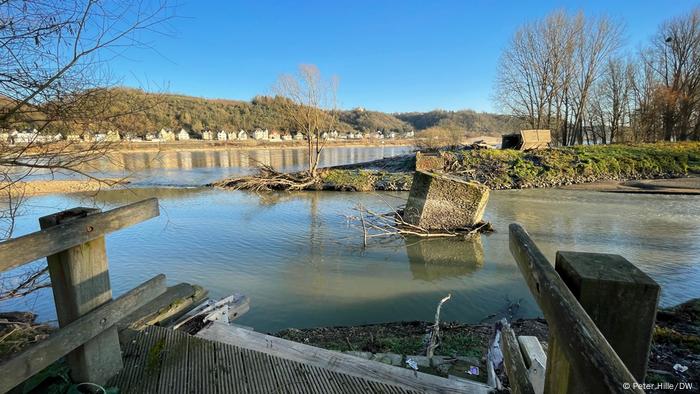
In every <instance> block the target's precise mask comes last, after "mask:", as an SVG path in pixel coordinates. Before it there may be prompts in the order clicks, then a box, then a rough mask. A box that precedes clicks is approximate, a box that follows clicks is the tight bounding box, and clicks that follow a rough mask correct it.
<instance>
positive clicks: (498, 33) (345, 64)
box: [111, 0, 699, 112]
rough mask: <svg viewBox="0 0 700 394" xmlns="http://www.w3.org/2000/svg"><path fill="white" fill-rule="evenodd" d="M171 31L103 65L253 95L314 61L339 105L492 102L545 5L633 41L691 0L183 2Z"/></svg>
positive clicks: (129, 74)
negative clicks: (504, 55) (617, 24)
mask: <svg viewBox="0 0 700 394" xmlns="http://www.w3.org/2000/svg"><path fill="white" fill-rule="evenodd" d="M180 1H181V2H180V3H179V5H178V7H177V15H178V17H177V18H176V19H175V20H173V21H172V22H170V26H171V27H169V28H168V30H170V29H173V31H174V34H171V35H167V36H164V35H161V34H155V33H153V34H151V33H149V34H145V35H142V37H140V38H141V39H142V40H144V41H147V42H149V43H150V45H151V46H152V47H153V48H154V49H143V48H135V49H131V50H129V51H128V52H126V53H125V54H124V56H123V57H121V58H118V59H116V60H114V61H113V62H112V64H111V68H112V71H113V73H114V74H115V75H117V76H119V77H121V78H122V83H123V84H124V85H127V86H134V87H141V88H145V89H147V90H166V91H168V92H172V93H181V94H187V95H193V96H200V97H211V98H230V99H241V100H249V99H251V98H252V97H254V96H255V95H258V94H266V93H268V94H269V93H270V89H271V86H272V85H273V83H274V82H275V80H276V78H277V76H278V75H279V74H282V73H289V72H294V71H295V70H296V68H297V66H298V65H299V64H302V63H312V64H316V65H317V66H318V67H319V69H320V70H321V72H322V73H323V74H325V75H337V76H338V77H339V78H340V87H339V91H338V95H339V101H340V105H341V107H343V108H353V107H359V106H361V107H365V108H368V109H373V110H380V111H386V112H408V111H428V110H432V109H436V108H441V109H448V110H457V109H474V110H477V111H493V110H494V106H493V100H492V98H493V95H492V88H493V81H494V77H495V72H496V66H497V64H498V58H499V55H500V53H501V51H502V50H503V48H504V47H505V46H506V45H507V43H508V41H509V39H510V37H511V35H512V34H513V32H514V31H515V30H516V29H517V27H518V26H519V25H521V24H522V23H525V22H527V21H531V20H533V19H537V18H541V17H543V16H545V15H546V14H547V13H549V12H550V11H552V10H555V9H559V8H564V9H567V10H570V11H572V12H575V11H578V10H583V11H584V12H586V13H587V14H591V15H599V14H607V15H609V16H611V17H613V18H616V19H617V20H619V21H621V22H622V23H624V24H625V26H626V30H625V32H626V34H625V36H626V48H625V50H627V51H634V50H636V48H638V47H639V46H640V45H642V44H643V43H645V42H646V41H647V40H648V39H649V37H650V36H651V35H653V34H654V32H655V31H656V29H657V27H658V25H659V24H660V23H661V22H663V21H664V20H665V19H668V18H671V17H674V16H676V15H680V14H682V13H684V12H686V11H688V10H690V9H692V8H693V7H694V6H697V5H698V4H699V3H697V2H694V1H686V0H656V1H617V0H605V1H601V0H595V1H559V2H552V1H541V2H537V3H535V2H529V1H466V0H465V1H413V0H402V1H365V0H355V1H331V0H328V1H291V0H290V1H286V0H285V1H283V0H280V1H264V0H256V1H239V0H233V1H194V0H180Z"/></svg>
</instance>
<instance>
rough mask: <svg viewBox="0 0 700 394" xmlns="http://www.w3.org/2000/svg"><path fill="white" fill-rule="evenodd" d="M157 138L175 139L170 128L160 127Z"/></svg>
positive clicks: (163, 139)
mask: <svg viewBox="0 0 700 394" xmlns="http://www.w3.org/2000/svg"><path fill="white" fill-rule="evenodd" d="M158 139H159V140H161V141H175V132H173V131H172V130H170V129H160V131H159V132H158Z"/></svg>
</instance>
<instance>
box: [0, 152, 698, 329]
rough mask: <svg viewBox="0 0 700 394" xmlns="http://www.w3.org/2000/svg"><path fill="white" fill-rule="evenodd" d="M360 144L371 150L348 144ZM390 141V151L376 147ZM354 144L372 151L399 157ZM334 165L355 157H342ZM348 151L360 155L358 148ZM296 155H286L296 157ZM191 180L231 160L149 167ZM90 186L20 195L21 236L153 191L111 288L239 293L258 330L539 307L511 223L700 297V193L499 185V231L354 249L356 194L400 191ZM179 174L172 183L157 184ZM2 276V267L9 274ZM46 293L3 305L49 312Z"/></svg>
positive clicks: (670, 293) (120, 246) (494, 206)
mask: <svg viewBox="0 0 700 394" xmlns="http://www.w3.org/2000/svg"><path fill="white" fill-rule="evenodd" d="M343 149H353V150H356V149H367V148H343ZM385 149H386V148H385ZM392 149H398V150H397V151H391V153H387V151H383V152H382V151H381V150H379V151H373V153H366V152H364V151H363V152H362V154H361V155H359V156H362V157H364V156H363V155H367V156H371V157H370V159H372V158H377V157H381V156H383V155H393V154H399V153H403V152H404V151H402V150H400V149H399V148H392ZM338 154H339V157H340V159H338V160H339V161H341V162H347V161H352V160H350V159H349V153H348V152H347V151H346V152H345V153H338ZM355 155H358V153H357V152H356V153H355ZM301 163H302V164H294V165H303V161H302V162H301ZM171 170H172V171H174V174H176V175H173V179H175V180H178V181H179V182H178V183H181V184H185V185H187V184H193V183H194V182H193V181H192V179H197V180H205V181H206V182H209V181H211V180H212V179H210V178H211V176H212V174H213V175H215V176H217V177H218V176H219V175H221V174H222V173H232V172H235V171H239V170H240V171H245V168H243V169H236V168H227V167H216V166H212V167H208V166H201V167H195V166H192V168H181V169H178V168H177V167H176V168H158V167H156V168H154V169H153V170H152V173H159V172H160V173H163V172H169V171H171ZM149 177H150V175H149V176H148V177H145V176H143V177H141V178H139V179H140V181H139V182H141V183H140V184H141V185H142V187H135V188H132V189H131V190H126V191H105V192H101V193H99V194H98V195H53V196H42V197H35V198H31V199H30V200H28V202H27V204H26V205H25V207H24V209H25V210H24V212H23V215H22V216H21V217H20V218H19V220H18V227H17V232H16V235H20V234H24V233H28V232H31V231H35V230H37V229H38V223H37V217H38V216H40V215H43V214H48V213H53V212H56V211H58V210H62V209H65V208H69V207H73V206H78V205H89V206H92V205H95V206H98V207H101V208H103V209H108V208H110V207H114V206H119V205H123V204H126V203H128V202H132V201H137V200H140V199H143V198H147V197H158V198H159V200H160V204H161V216H160V217H158V218H156V219H153V220H150V221H148V222H145V223H142V224H139V225H136V226H134V227H131V228H128V229H125V230H122V231H119V232H116V233H113V234H111V235H109V236H108V237H107V249H108V250H107V253H108V257H109V261H110V275H111V281H112V287H113V289H114V292H115V293H116V294H121V293H123V292H125V291H127V290H129V289H131V288H133V287H134V286H136V285H137V284H139V283H141V282H143V281H145V280H147V279H148V278H150V277H152V276H153V275H156V274H158V273H165V274H166V275H167V277H168V282H169V283H170V284H175V283H178V282H189V283H196V284H199V285H202V286H204V287H205V288H207V289H209V291H210V294H211V296H213V297H214V298H217V297H223V296H226V295H229V294H231V293H233V292H242V293H245V294H247V295H248V296H250V298H251V310H250V311H249V312H248V313H247V314H246V315H245V316H243V317H242V318H241V319H240V320H239V321H238V322H239V323H240V324H244V325H249V326H253V327H254V328H255V329H257V330H259V331H265V332H273V331H276V330H279V329H282V328H287V327H313V326H332V325H356V324H366V323H377V322H388V321H399V320H418V319H421V320H431V319H432V318H433V315H434V313H435V306H436V305H437V302H438V301H439V300H440V299H441V298H442V297H444V296H445V295H446V294H448V293H451V294H452V299H451V301H449V302H448V303H447V304H446V305H445V306H444V307H443V310H442V313H443V318H444V319H446V320H459V321H464V322H478V321H481V320H483V319H484V318H486V317H488V316H491V315H494V314H495V315H501V314H503V313H505V308H506V306H507V305H508V304H509V303H519V304H520V308H519V310H518V311H517V315H518V316H522V317H533V316H538V315H539V314H540V312H539V310H538V308H537V306H536V304H535V302H534V300H533V299H532V297H531V296H530V294H529V291H528V289H527V287H526V285H525V282H524V280H523V278H522V275H521V274H520V272H519V270H518V268H517V266H516V264H515V262H514V261H513V258H512V257H511V255H510V252H509V250H508V232H507V227H508V224H509V223H512V222H516V221H517V222H519V223H521V224H523V225H524V226H525V228H526V229H527V230H528V231H529V232H530V234H531V236H532V237H533V238H534V239H535V241H536V242H537V243H538V245H539V246H540V248H541V249H542V250H543V252H544V253H545V255H546V256H547V257H548V258H550V259H551V260H552V261H553V259H554V255H555V253H556V251H557V250H577V251H587V252H602V253H617V254H620V255H622V256H624V257H626V258H627V259H629V260H630V261H632V262H633V263H635V264H636V265H637V266H638V267H639V268H641V269H642V270H643V271H644V272H646V273H648V274H649V275H650V276H651V277H652V278H654V279H655V280H657V281H658V282H659V283H660V284H661V285H662V288H663V290H662V302H661V303H662V305H671V304H675V303H678V302H682V301H685V300H687V299H689V298H694V297H700V286H698V283H699V279H700V197H698V196H661V195H639V194H614V193H598V192H587V191H567V190H557V189H540V190H511V191H495V192H492V194H491V199H490V201H489V203H488V206H487V209H486V219H487V220H489V221H491V222H492V223H493V226H494V228H495V229H496V232H495V233H493V234H490V235H485V236H482V237H481V240H480V241H478V242H462V241H454V240H415V239H407V240H404V239H393V240H383V241H379V240H376V241H375V242H372V243H370V245H369V246H368V247H367V248H366V249H363V247H362V233H361V231H360V230H359V229H358V228H356V227H355V226H354V225H352V224H351V223H349V222H348V220H347V218H346V216H348V215H352V214H353V213H354V211H353V208H354V207H356V206H357V205H358V204H363V205H364V206H367V207H370V208H372V209H374V210H378V211H388V210H389V206H398V205H401V204H402V203H403V202H404V201H405V199H406V197H407V193H379V194H376V193H342V192H300V193H269V194H260V195H258V194H254V193H248V192H240V191H226V190H214V189H207V188H196V187H193V188H185V187H178V188H172V187H171V188H167V187H162V186H160V185H158V184H156V185H149V183H148V182H147V181H145V180H146V179H149ZM168 183H175V182H165V184H168ZM17 273H18V272H17V271H14V272H10V273H8V274H6V275H16V274H17ZM52 302H53V301H52V300H51V292H50V290H43V291H40V292H38V293H37V294H35V295H32V296H29V297H26V298H25V299H23V300H21V301H13V302H10V303H5V304H0V309H2V310H8V309H28V308H29V309H33V310H35V311H38V312H39V313H40V316H41V318H42V319H44V320H50V319H52V318H53V316H54V315H55V313H54V312H53V304H52Z"/></svg>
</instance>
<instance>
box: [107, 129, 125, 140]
mask: <svg viewBox="0 0 700 394" xmlns="http://www.w3.org/2000/svg"><path fill="white" fill-rule="evenodd" d="M121 140H122V137H121V135H119V132H118V131H114V130H110V131H108V132H107V134H105V141H108V142H117V141H121Z"/></svg>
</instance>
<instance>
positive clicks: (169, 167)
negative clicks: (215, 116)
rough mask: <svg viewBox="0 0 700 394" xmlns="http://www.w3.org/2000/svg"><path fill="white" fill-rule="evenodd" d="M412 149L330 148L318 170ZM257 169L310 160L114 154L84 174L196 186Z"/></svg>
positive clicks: (281, 153) (291, 151)
mask: <svg viewBox="0 0 700 394" xmlns="http://www.w3.org/2000/svg"><path fill="white" fill-rule="evenodd" d="M411 149H412V148H411V147H407V146H378V147H362V146H348V147H327V148H325V149H324V150H323V152H322V153H321V161H320V165H321V166H323V167H327V166H335V165H342V164H350V163H359V162H364V161H371V160H376V159H382V158H384V157H392V156H396V155H401V154H404V153H408V152H410V151H411ZM259 164H264V165H268V166H272V167H274V168H275V169H277V170H280V171H299V170H303V169H304V168H306V166H307V165H308V157H307V155H306V150H305V149H300V148H285V149H280V148H266V149H222V150H178V151H173V150H168V151H163V152H155V151H153V152H114V153H111V154H110V155H109V157H106V158H104V159H101V160H99V161H97V162H94V163H90V164H89V165H87V166H86V167H85V168H83V169H84V170H86V171H89V172H93V173H99V174H101V175H102V176H110V177H125V176H128V177H130V178H131V179H132V180H133V182H134V183H135V184H137V185H186V186H197V185H203V184H206V183H209V182H213V181H215V180H218V179H221V178H225V177H227V176H232V175H239V174H244V173H248V172H250V171H252V169H253V168H255V167H256V166H258V165H259Z"/></svg>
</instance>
